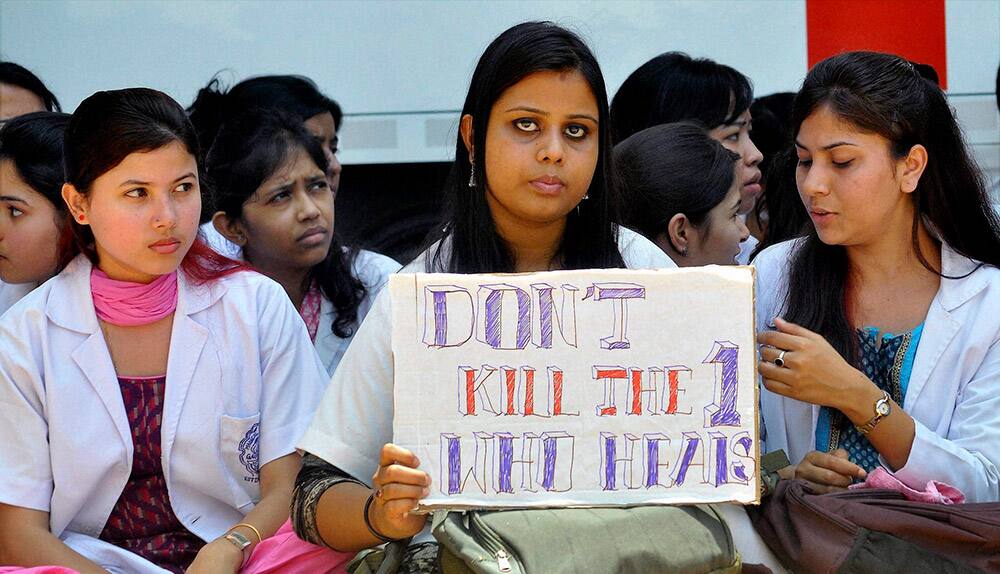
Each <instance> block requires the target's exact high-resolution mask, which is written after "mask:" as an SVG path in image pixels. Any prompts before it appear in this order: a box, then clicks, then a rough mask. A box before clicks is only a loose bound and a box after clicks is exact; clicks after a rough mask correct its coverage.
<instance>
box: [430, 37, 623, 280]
mask: <svg viewBox="0 0 1000 574" xmlns="http://www.w3.org/2000/svg"><path fill="white" fill-rule="evenodd" d="M566 70H575V71H579V72H580V74H582V75H583V77H584V78H585V79H586V81H587V83H588V84H589V85H590V89H591V91H593V93H594V98H595V99H596V100H597V110H598V134H597V137H598V142H599V151H598V155H597V166H596V167H595V169H594V177H593V179H592V180H591V182H590V188H589V189H588V190H587V195H588V196H589V199H587V200H586V201H582V202H581V203H580V204H579V208H578V209H575V210H573V211H571V212H570V214H569V215H567V221H566V228H565V231H564V232H563V237H562V242H561V244H560V246H559V255H560V256H561V257H562V262H563V266H564V267H565V268H566V269H588V268H610V267H624V266H625V262H624V260H623V259H622V256H621V253H620V252H619V251H618V242H617V238H618V226H617V224H616V223H614V222H615V221H616V220H617V206H618V201H617V197H616V195H615V189H616V188H615V186H614V185H613V181H614V175H613V171H612V170H613V168H612V161H611V153H612V150H611V135H610V119H609V113H608V99H607V91H606V89H605V86H604V76H603V75H602V74H601V68H600V66H599V65H598V63H597V59H596V58H595V57H594V55H593V53H591V51H590V49H589V48H588V47H587V45H586V44H584V42H583V40H581V39H580V38H579V37H578V36H577V35H576V34H574V33H573V32H570V31H569V30H566V29H565V28H561V27H559V26H557V25H555V24H553V23H551V22H525V23H523V24H518V25H516V26H514V27H512V28H509V29H507V30H506V31H505V32H503V33H502V34H500V35H499V36H498V37H497V38H496V39H495V40H493V42H492V43H491V44H490V45H489V46H488V47H487V48H486V51H485V52H483V55H482V57H480V58H479V63H478V65H477V66H476V70H475V72H473V74H472V81H471V82H470V84H469V93H468V95H467V96H466V98H465V105H463V106H462V115H463V116H464V115H466V114H470V115H471V116H472V133H473V150H474V154H475V171H476V174H475V181H476V185H475V188H474V189H469V187H468V186H467V182H468V181H469V176H470V175H471V173H472V169H473V164H470V163H469V153H468V150H467V149H466V147H465V143H464V142H463V140H462V136H461V134H459V135H458V138H457V142H456V144H455V163H454V164H453V166H452V170H451V174H450V175H449V178H448V181H447V183H446V189H445V201H446V211H445V213H446V216H445V221H446V224H445V226H444V229H443V231H441V232H440V236H439V237H440V238H441V239H442V241H441V242H440V243H439V245H438V248H437V250H436V252H435V253H434V254H433V255H432V257H430V258H429V259H428V262H427V263H428V264H427V270H428V271H448V272H451V273H502V272H511V271H514V267H515V262H514V258H513V256H512V254H511V252H510V250H509V249H508V247H507V245H506V244H505V243H504V241H503V240H502V239H501V237H500V235H499V234H498V233H497V230H496V225H495V224H494V223H493V217H492V215H491V213H490V208H489V205H488V204H487V201H486V193H487V192H486V181H487V179H486V129H487V124H488V122H489V117H490V110H491V109H492V108H493V104H494V103H495V102H496V101H497V99H498V98H499V97H500V95H501V94H502V93H503V92H504V91H505V90H506V89H507V88H509V87H511V86H513V85H514V84H516V83H517V82H519V81H521V80H522V79H523V78H524V77H526V76H528V75H529V74H532V73H535V72H540V71H566ZM432 239H434V237H432ZM446 243H450V247H446Z"/></svg>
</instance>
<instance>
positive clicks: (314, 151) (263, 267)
mask: <svg viewBox="0 0 1000 574" xmlns="http://www.w3.org/2000/svg"><path fill="white" fill-rule="evenodd" d="M323 149H324V148H323V146H322V144H321V142H320V141H318V140H317V139H316V138H315V137H313V136H312V135H311V134H310V133H309V132H308V131H306V128H305V126H303V125H302V123H301V122H300V121H298V120H297V119H296V118H294V117H291V116H288V115H284V114H279V113H276V112H268V111H265V110H262V109H257V110H255V111H250V112H247V113H244V114H242V115H239V116H236V117H235V118H233V119H232V120H230V121H229V122H228V123H226V125H225V126H223V127H222V129H221V130H220V131H219V132H218V134H217V136H216V137H215V140H214V144H213V145H212V149H211V150H210V151H209V153H208V156H207V160H206V163H207V172H208V177H209V179H210V180H211V181H212V182H213V185H214V186H215V193H214V196H215V197H214V207H213V208H212V209H213V210H214V211H215V213H214V215H213V217H212V222H213V225H214V226H215V228H216V229H217V230H218V231H219V233H221V234H222V236H223V237H225V238H226V239H227V240H229V241H230V242H232V243H233V244H235V245H238V246H239V247H240V250H241V251H242V254H243V259H244V260H245V261H247V262H248V263H250V264H251V265H253V266H254V268H255V269H257V270H258V271H260V272H261V273H263V274H264V275H267V276H268V277H270V278H272V279H274V280H275V281H277V282H278V283H280V284H281V286H282V287H284V289H285V292H286V293H287V294H288V297H289V298H290V299H291V300H292V303H293V304H294V305H295V308H296V309H298V310H299V313H300V314H301V315H302V318H303V320H305V323H306V326H307V327H308V331H309V336H310V338H311V339H312V340H313V342H314V344H315V346H316V351H317V352H318V353H319V355H320V359H321V360H322V362H323V365H324V366H325V367H326V369H327V372H328V373H329V374H331V375H332V374H333V372H334V371H335V370H336V369H337V365H338V364H339V363H340V359H341V357H342V356H343V355H344V351H346V350H347V347H348V345H350V342H351V339H352V337H353V335H354V333H355V331H356V330H357V328H358V325H360V324H361V321H362V320H363V319H364V317H365V315H366V314H367V313H368V310H369V309H370V308H371V304H372V301H373V300H374V298H375V295H377V294H378V292H379V291H380V290H381V289H382V287H383V286H384V285H385V283H386V281H387V280H388V276H389V274H390V273H394V272H395V271H397V270H398V269H399V266H398V265H396V264H395V262H394V261H392V260H391V259H389V258H388V257H383V256H380V255H377V254H374V253H370V252H367V251H361V252H352V251H349V250H346V249H344V248H342V247H341V246H340V245H339V244H338V243H337V242H336V240H335V235H334V191H333V189H332V187H331V185H330V180H329V178H328V177H327V174H328V173H329V171H328V167H329V166H328V164H327V160H328V158H329V157H330V156H329V154H325V153H324V151H323ZM338 169H339V168H338Z"/></svg>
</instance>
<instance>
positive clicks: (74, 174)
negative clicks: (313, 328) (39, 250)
mask: <svg viewBox="0 0 1000 574" xmlns="http://www.w3.org/2000/svg"><path fill="white" fill-rule="evenodd" d="M198 155H199V150H198V143H197V139H196V137H195V132H194V128H193V126H192V125H191V123H190V122H189V121H188V119H187V116H186V115H185V114H184V110H183V109H181V107H180V106H179V105H177V103H176V102H174V101H173V100H172V99H170V97H168V96H167V95H165V94H163V93H160V92H157V91H154V90H149V89H144V88H135V89H127V90H117V91H109V92H98V93H96V94H94V95H92V96H90V97H89V98H87V99H86V100H84V101H83V102H82V103H81V104H80V106H79V107H78V108H77V110H76V111H75V112H74V113H73V116H72V118H71V119H70V121H69V124H68V126H67V127H66V134H65V142H64V156H65V157H64V160H65V174H66V183H65V184H64V186H63V188H62V195H63V199H64V200H65V203H66V205H67V206H68V209H69V212H70V218H69V222H68V223H67V226H66V228H65V231H64V234H65V237H66V239H67V241H66V246H67V247H66V251H65V252H64V253H63V258H62V261H63V263H64V265H65V266H64V268H62V270H61V271H60V272H59V274H58V275H56V276H55V277H54V278H53V279H51V280H50V281H48V282H46V283H45V284H44V285H42V286H41V287H39V288H38V289H36V290H35V291H33V292H32V293H30V294H28V295H27V296H26V297H25V298H24V299H22V301H21V302H20V303H18V304H17V305H16V306H15V307H14V308H12V309H11V310H10V312H8V313H7V314H5V315H4V319H3V321H2V322H0V345H2V347H3V348H4V352H3V353H2V354H0V404H3V416H2V417H0V563H3V564H14V565H18V566H23V567H29V566H38V565H56V566H64V567H67V568H71V569H73V570H76V571H78V572H81V573H86V574H89V573H99V572H105V571H110V572H113V573H114V572H116V573H124V572H128V573H158V574H162V573H166V572H185V571H186V572H188V573H189V574H195V573H220V572H237V571H240V570H241V568H242V569H243V571H244V572H252V571H253V567H254V566H255V564H258V563H260V562H262V561H267V560H271V559H273V558H274V557H275V556H276V555H280V556H284V557H285V558H287V559H291V558H294V557H296V556H307V555H308V556H313V557H315V555H316V554H317V553H320V554H322V557H323V559H324V560H326V561H328V562H329V561H333V562H334V563H335V564H336V563H340V562H343V561H344V560H345V559H346V558H347V556H346V555H336V554H334V553H333V552H330V551H329V550H327V549H323V548H319V547H316V546H312V545H307V544H305V543H301V542H299V541H297V539H296V538H295V537H294V535H293V534H292V533H291V530H290V526H289V525H288V524H287V518H288V507H289V502H290V500H291V496H292V489H293V484H294V479H295V476H296V473H297V472H298V470H299V467H300V456H299V454H298V453H296V451H295V449H294V441H295V440H297V439H298V438H299V436H300V435H301V434H302V432H303V430H304V428H305V424H306V422H307V421H308V420H309V418H310V416H311V415H312V411H313V409H314V408H315V405H316V403H317V402H318V401H319V400H320V397H321V394H322V391H323V389H324V387H325V386H326V380H327V375H326V372H325V370H324V368H323V365H321V364H320V362H319V359H318V358H317V356H316V353H315V351H314V350H313V348H312V345H311V344H310V342H309V338H308V334H307V332H306V329H305V326H304V325H303V323H302V320H301V319H300V318H299V315H298V313H296V311H295V309H294V307H293V306H292V305H291V304H290V302H289V301H288V296H287V295H286V294H285V292H284V291H283V290H282V289H281V287H280V286H279V285H278V284H276V283H275V282H273V281H271V280H270V279H268V278H266V277H264V276H262V275H260V274H258V273H254V272H251V271H248V270H247V268H246V266H245V265H244V264H242V263H239V262H236V261H231V260H228V259H226V258H224V257H222V256H220V255H218V254H217V253H215V252H214V251H212V250H211V249H209V248H208V247H207V246H205V245H204V244H203V243H201V241H200V240H199V239H198V235H197V231H198V215H199V213H200V211H201V191H200V183H201V181H203V178H202V177H201V172H200V169H199V165H198V161H197V158H198ZM283 524H284V525H285V526H284V527H283V529H282V530H281V531H279V528H281V527H282V525H283ZM276 532H279V536H277V537H273V538H272V535H273V534H275V533H276ZM251 553H252V555H251ZM247 568H249V569H250V570H247Z"/></svg>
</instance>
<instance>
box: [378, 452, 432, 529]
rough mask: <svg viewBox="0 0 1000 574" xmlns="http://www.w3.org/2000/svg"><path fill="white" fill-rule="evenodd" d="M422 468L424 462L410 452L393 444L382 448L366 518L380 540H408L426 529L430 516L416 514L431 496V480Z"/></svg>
mask: <svg viewBox="0 0 1000 574" xmlns="http://www.w3.org/2000/svg"><path fill="white" fill-rule="evenodd" d="M419 466H420V460H419V459H418V458H417V456H416V455H415V454H413V453H412V452H410V451H409V450H407V449H405V448H402V447H399V446H397V445H394V444H391V443H390V444H386V445H384V446H383V447H382V452H381V455H380V457H379V467H378V470H376V471H375V474H374V475H373V476H372V487H373V488H374V489H375V492H374V493H373V495H372V498H371V503H370V504H369V506H370V508H369V509H368V510H367V514H368V516H367V517H366V518H368V519H369V520H370V522H371V526H372V527H373V529H374V530H375V531H376V532H373V533H372V534H374V535H375V536H376V537H380V538H390V539H398V538H406V537H408V536H413V535H414V534H416V533H418V532H420V530H421V529H422V528H423V527H424V523H425V522H426V520H427V516H426V515H420V514H414V513H413V512H412V511H413V510H414V509H416V507H417V505H418V504H419V502H420V500H421V499H422V498H426V497H427V496H428V495H430V492H431V490H430V486H431V477H430V475H428V474H427V473H426V472H424V471H422V470H419V469H418V467H419Z"/></svg>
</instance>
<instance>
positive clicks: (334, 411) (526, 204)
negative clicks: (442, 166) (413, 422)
mask: <svg viewBox="0 0 1000 574" xmlns="http://www.w3.org/2000/svg"><path fill="white" fill-rule="evenodd" d="M605 93H606V92H605V87H604V80H603V78H602V76H601V71H600V68H599V66H598V64H597V61H596V60H595V58H594V56H593V54H592V53H591V51H590V50H589V49H588V48H587V46H586V45H584V43H583V42H582V41H581V40H580V39H579V38H578V37H577V36H576V35H575V34H573V33H571V32H569V31H567V30H564V29H562V28H560V27H558V26H555V25H553V24H550V23H526V24H521V25H518V26H514V27H513V28H511V29H509V30H507V31H506V32H504V33H503V34H501V35H500V36H499V37H498V38H497V39H496V40H495V41H494V42H493V43H492V44H491V45H490V46H489V47H488V48H487V50H486V52H485V53H484V54H483V56H482V58H481V59H480V61H479V64H478V66H477V68H476V71H475V73H474V74H473V77H472V82H471V85H470V88H469V94H468V97H467V99H466V102H465V106H464V108H463V113H462V119H461V126H460V134H459V138H458V141H457V146H456V159H455V167H454V170H453V176H452V180H451V183H450V188H449V191H450V192H451V202H452V203H451V212H450V216H449V217H448V220H447V223H446V225H445V227H444V229H443V237H442V238H441V239H440V240H439V241H438V242H437V243H436V244H435V245H434V246H432V247H431V248H429V249H428V250H427V251H425V252H424V254H423V255H421V256H420V257H418V258H417V260H416V261H414V262H412V263H410V264H409V265H408V266H407V267H406V268H404V271H411V272H422V271H432V272H433V271H443V272H453V273H479V272H525V271H545V270H551V269H590V268H615V267H618V268H621V267H630V268H661V267H673V265H672V262H671V261H670V260H669V259H668V258H667V257H666V256H665V255H664V254H663V252H662V251H660V250H659V249H658V248H657V247H656V246H655V245H653V244H652V243H650V242H649V241H648V240H646V239H645V238H643V237H642V236H640V235H638V234H636V233H633V232H630V231H628V230H626V229H624V228H620V227H618V226H617V225H616V224H615V223H614V221H615V219H614V215H615V208H616V205H617V201H616V198H615V197H614V195H613V194H612V189H613V188H612V187H611V186H610V185H609V183H608V182H609V181H610V178H611V169H612V165H611V159H612V158H611V143H610V142H611V139H610V135H609V133H608V126H609V122H608V104H607V99H606V96H605ZM391 332H392V325H391V324H390V305H389V300H388V297H387V296H386V295H385V294H383V295H382V296H380V297H379V299H378V300H377V301H376V303H375V305H374V307H373V309H372V311H371V313H370V314H369V315H368V317H367V319H366V321H365V322H364V324H362V326H361V328H360V329H359V331H358V333H357V335H356V336H355V340H354V343H353V344H352V346H351V348H350V349H348V351H347V354H346V355H345V357H344V360H343V361H342V362H341V364H340V367H339V369H338V371H337V373H336V375H335V376H334V379H333V381H332V382H331V384H330V386H329V387H328V391H327V393H326V395H325V397H324V399H323V402H322V403H321V404H320V407H319V410H318V413H317V415H316V417H315V419H314V420H313V423H312V425H311V427H310V429H309V431H308V432H307V433H306V435H305V436H304V437H303V438H302V440H301V441H300V443H299V446H300V448H301V449H302V450H304V451H307V453H309V454H307V455H306V464H305V466H304V467H303V470H302V472H301V473H300V475H299V479H298V482H297V486H296V494H295V500H294V503H293V509H292V513H293V522H294V524H295V526H296V531H297V532H298V533H299V535H300V536H302V537H303V538H304V539H306V540H309V541H313V542H316V543H326V544H328V545H330V546H331V547H334V548H337V549H340V550H357V549H362V548H368V547H372V546H375V545H378V544H381V543H383V542H385V541H387V540H392V539H400V538H406V537H409V536H413V535H416V534H418V533H420V532H421V531H422V530H424V526H425V522H426V520H427V517H426V516H424V515H416V514H412V513H411V512H410V511H411V510H412V509H413V508H414V507H415V506H416V505H417V503H418V502H419V500H420V499H421V498H423V497H425V496H427V495H428V494H429V493H430V477H429V475H428V474H427V473H426V472H424V471H423V470H422V469H421V468H420V464H421V463H420V461H419V460H417V458H416V457H415V456H414V454H413V453H412V452H410V451H408V450H405V449H402V448H400V447H397V446H395V445H393V444H390V442H391V440H392V421H393V401H392V394H393V377H394V370H393V359H392V353H391V340H390V335H391ZM372 473H374V476H373V474H372ZM369 484H370V485H371V486H369ZM426 534H427V533H426V531H425V532H424V534H423V535H421V537H418V541H426V540H429V537H428V536H427V535H426ZM410 554H411V556H410V557H409V558H408V559H407V562H408V563H409V564H411V566H410V567H411V568H415V569H417V570H418V571H419V568H420V567H419V566H418V564H420V563H425V564H428V565H430V566H433V565H434V561H435V556H436V548H434V547H433V546H429V547H425V548H421V547H419V546H417V547H411V552H410ZM421 557H423V558H421Z"/></svg>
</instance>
